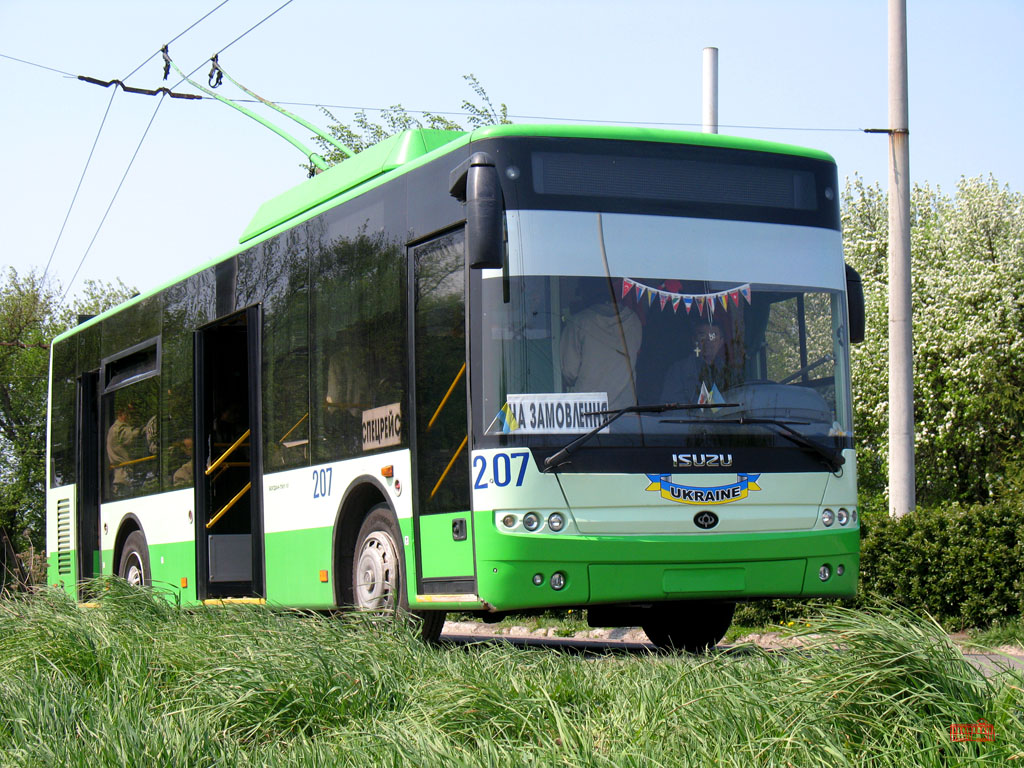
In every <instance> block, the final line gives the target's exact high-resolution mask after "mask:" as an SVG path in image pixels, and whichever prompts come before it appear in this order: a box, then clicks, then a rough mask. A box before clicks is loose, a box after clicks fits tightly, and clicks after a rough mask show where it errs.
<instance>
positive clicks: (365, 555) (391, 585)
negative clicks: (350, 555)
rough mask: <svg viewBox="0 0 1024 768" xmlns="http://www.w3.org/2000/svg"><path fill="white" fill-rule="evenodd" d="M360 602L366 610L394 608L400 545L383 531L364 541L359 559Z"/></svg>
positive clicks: (372, 534)
mask: <svg viewBox="0 0 1024 768" xmlns="http://www.w3.org/2000/svg"><path fill="white" fill-rule="evenodd" d="M355 574H356V579H355V581H356V583H355V593H356V605H358V606H359V607H360V608H366V609H371V610H375V609H380V608H392V607H394V602H395V600H394V598H395V588H396V585H397V583H398V548H397V547H396V546H395V542H394V541H393V540H392V538H391V537H390V536H389V535H388V534H386V533H384V532H383V531H374V532H373V533H371V534H370V535H369V536H367V537H366V539H364V540H363V546H362V548H361V549H360V550H359V558H358V560H357V561H356V571H355Z"/></svg>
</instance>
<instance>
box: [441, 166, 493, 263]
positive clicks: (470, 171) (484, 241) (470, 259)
mask: <svg viewBox="0 0 1024 768" xmlns="http://www.w3.org/2000/svg"><path fill="white" fill-rule="evenodd" d="M448 191H449V192H450V193H451V196H452V197H454V198H455V199H456V200H459V201H460V202H464V203H465V204H466V261H467V264H468V265H469V268H470V269H501V267H502V266H503V265H504V261H505V217H504V205H503V201H502V196H501V183H500V182H499V181H498V169H497V168H496V167H495V165H494V160H493V159H492V158H491V156H490V155H488V154H487V153H486V152H474V153H473V155H472V156H471V157H470V158H469V159H468V160H465V161H464V162H462V163H460V164H459V165H458V167H456V168H455V170H453V171H452V172H451V175H450V176H449V184H448Z"/></svg>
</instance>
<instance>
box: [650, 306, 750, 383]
mask: <svg viewBox="0 0 1024 768" xmlns="http://www.w3.org/2000/svg"><path fill="white" fill-rule="evenodd" d="M694 342H695V344H694V348H693V354H692V355H687V356H686V357H683V358H681V359H680V360H677V361H676V362H675V363H673V364H672V366H671V367H670V368H669V369H668V373H667V374H666V375H665V383H664V385H663V387H662V390H661V401H662V402H663V403H698V402H701V395H702V388H703V390H705V391H706V392H707V393H711V392H713V391H714V389H715V388H716V387H717V389H718V392H719V394H720V393H722V392H724V391H725V390H726V389H729V388H730V387H734V386H736V385H737V384H740V383H742V381H743V377H742V374H741V372H740V369H738V368H737V367H736V366H735V365H734V364H732V363H731V361H730V360H729V355H728V354H727V353H726V345H725V331H724V330H723V328H722V326H721V324H720V323H717V322H712V323H708V324H704V323H701V324H699V325H698V326H697V328H696V330H695V331H694ZM714 399H716V400H717V399H719V398H714ZM722 402H724V400H722Z"/></svg>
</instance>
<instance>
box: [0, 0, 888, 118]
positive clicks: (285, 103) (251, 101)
mask: <svg viewBox="0 0 1024 768" xmlns="http://www.w3.org/2000/svg"><path fill="white" fill-rule="evenodd" d="M293 1H294V0H289V2H288V3H285V5H282V6H281V7H280V8H278V9H277V10H276V11H274V12H273V13H271V14H270V16H272V15H274V14H275V13H277V12H278V11H280V10H282V9H283V8H284V7H285V6H286V5H288V4H289V3H291V2H293ZM227 2H230V0H224V2H223V3H221V4H220V5H218V6H217V8H220V7H221V6H223V5H224V4H225V3H227ZM217 8H214V9H213V10H214V11H215V10H217ZM210 13H213V11H210ZM210 13H208V14H206V15H207V16H209V15H210ZM270 16H267V17H266V18H264V19H263V21H266V20H267V19H269V18H270ZM203 18H204V19H205V18H206V16H204V17H203ZM200 21H202V19H200ZM263 21H261V22H259V23H258V24H256V25H254V26H253V27H252V29H255V28H256V27H257V26H259V24H262V23H263ZM196 23H198V22H196ZM192 26H193V27H194V26H195V24H193V25H192ZM191 28H192V27H189V29H191ZM187 31H188V30H186V32H187ZM249 31H251V29H250V30H249ZM182 34H184V32H183V33H182ZM246 34H247V33H246ZM179 37H181V35H178V36H177V37H175V38H173V39H172V40H171V41H170V42H172V43H173V42H174V41H175V40H177V39H178V38H179ZM240 39H241V37H239V38H236V39H235V40H234V41H232V42H231V43H228V45H226V46H224V48H221V50H220V51H219V53H223V52H224V51H225V50H227V49H228V48H229V47H230V46H232V45H234V43H236V42H238V40H240ZM169 44H170V43H168V45H169ZM157 53H159V51H158V52H157ZM156 55H157V54H156V53H154V54H153V55H152V56H150V57H149V58H148V59H146V62H144V64H145V63H148V62H150V61H151V60H152V59H153V57H154V56H156ZM0 58H4V59H11V60H12V61H17V62H21V63H22V64H29V65H31V66H34V67H39V68H40V69H46V70H50V71H51V72H57V73H59V74H62V75H66V76H67V77H77V75H73V74H71V73H70V72H64V71H63V70H60V69H56V68H54V67H48V66H45V65H43V64H36V63H34V62H31V61H25V60H24V59H19V58H16V57H14V56H8V55H6V54H3V53H0ZM205 65H206V62H205V61H204V62H203V63H202V64H200V65H199V66H198V67H196V68H195V69H194V70H192V72H191V73H189V77H191V76H192V75H194V74H195V73H196V72H198V71H199V70H200V69H202V68H203V67H204V66H205ZM140 68H141V67H138V68H136V69H135V70H134V71H133V72H132V74H135V72H137V71H138V70H139V69H140ZM128 77H131V75H129V76H128ZM124 79H125V80H127V79H128V78H127V77H126V78H124ZM181 82H184V81H179V84H180V83H181ZM175 87H177V86H175ZM198 98H199V99H203V100H208V101H212V99H210V97H209V96H199V97H198ZM197 100H198V99H197ZM234 101H236V102H238V103H239V104H258V103H259V102H258V100H256V99H234ZM274 103H275V104H280V105H281V106H284V107H316V108H323V109H345V110H350V111H352V112H386V111H387V110H389V109H392V107H366V106H353V105H351V104H319V103H316V102H311V101H278V100H275V101H274ZM405 111H406V112H408V113H409V114H413V115H428V114H429V115H442V116H445V117H466V116H468V115H469V114H470V113H469V112H458V111H453V112H446V111H443V110H435V109H406V110H405ZM509 117H511V118H515V119H516V120H552V121H557V122H563V123H594V124H600V125H651V126H665V127H667V128H680V127H681V128H691V127H699V126H701V125H702V123H684V122H673V121H671V120H605V119H600V118H582V117H560V116H557V115H509ZM718 127H719V128H737V129H742V130H749V131H811V132H826V133H865V132H870V131H869V129H867V128H835V127H821V126H796V125H744V124H739V123H720V124H719V126H718Z"/></svg>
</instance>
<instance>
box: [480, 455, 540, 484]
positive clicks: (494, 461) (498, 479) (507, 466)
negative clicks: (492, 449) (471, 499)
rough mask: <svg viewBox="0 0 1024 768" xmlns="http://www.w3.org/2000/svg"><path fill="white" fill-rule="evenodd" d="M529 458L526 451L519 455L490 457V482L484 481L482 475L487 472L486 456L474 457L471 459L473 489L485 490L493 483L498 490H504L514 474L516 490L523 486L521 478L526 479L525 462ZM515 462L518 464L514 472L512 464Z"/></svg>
mask: <svg viewBox="0 0 1024 768" xmlns="http://www.w3.org/2000/svg"><path fill="white" fill-rule="evenodd" d="M529 458H530V454H529V452H527V451H522V452H521V453H512V454H509V453H496V454H494V456H492V457H491V477H490V480H485V479H484V474H485V473H486V472H487V457H486V456H474V457H473V474H474V476H475V478H476V479H475V480H474V481H473V488H475V489H476V490H478V491H483V490H486V489H487V486H488V485H489V483H492V482H493V483H494V484H495V485H496V486H498V487H499V488H504V487H505V486H506V485H508V484H509V483H511V482H512V480H513V477H512V476H513V474H515V481H516V488H518V487H519V486H521V485H522V484H523V478H525V477H526V462H527V460H528V459H529ZM513 460H516V461H518V462H519V466H518V467H517V468H516V470H515V472H513V470H512V462H513Z"/></svg>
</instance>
